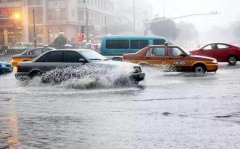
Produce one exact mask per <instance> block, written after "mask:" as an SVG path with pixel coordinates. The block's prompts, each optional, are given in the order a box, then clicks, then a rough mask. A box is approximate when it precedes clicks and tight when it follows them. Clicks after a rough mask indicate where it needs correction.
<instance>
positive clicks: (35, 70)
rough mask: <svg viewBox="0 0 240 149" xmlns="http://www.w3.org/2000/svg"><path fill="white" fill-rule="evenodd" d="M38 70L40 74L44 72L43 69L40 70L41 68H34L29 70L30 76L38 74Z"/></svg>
mask: <svg viewBox="0 0 240 149" xmlns="http://www.w3.org/2000/svg"><path fill="white" fill-rule="evenodd" d="M38 72H39V73H40V74H42V73H43V72H42V71H41V70H39V69H33V70H31V71H30V72H29V76H30V77H33V76H34V74H37V73H38Z"/></svg>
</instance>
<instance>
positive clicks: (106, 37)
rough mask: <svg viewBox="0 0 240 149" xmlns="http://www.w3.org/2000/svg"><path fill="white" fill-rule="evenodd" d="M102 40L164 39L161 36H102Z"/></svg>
mask: <svg viewBox="0 0 240 149" xmlns="http://www.w3.org/2000/svg"><path fill="white" fill-rule="evenodd" d="M103 39H132V40H134V39H164V40H166V39H165V38H164V37H161V36H136V35H126V36H124V35H107V36H103Z"/></svg>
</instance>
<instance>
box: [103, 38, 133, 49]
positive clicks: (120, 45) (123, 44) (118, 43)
mask: <svg viewBox="0 0 240 149" xmlns="http://www.w3.org/2000/svg"><path fill="white" fill-rule="evenodd" d="M106 48H107V49H128V48H129V40H107V42H106Z"/></svg>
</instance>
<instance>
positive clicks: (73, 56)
mask: <svg viewBox="0 0 240 149" xmlns="http://www.w3.org/2000/svg"><path fill="white" fill-rule="evenodd" d="M82 58H83V57H82V56H81V55H80V54H79V53H77V52H73V51H65V52H64V56H63V62H72V63H77V62H79V59H82Z"/></svg>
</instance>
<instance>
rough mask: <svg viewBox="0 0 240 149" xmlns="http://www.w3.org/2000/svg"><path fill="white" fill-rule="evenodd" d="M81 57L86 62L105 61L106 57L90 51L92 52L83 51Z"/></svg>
mask: <svg viewBox="0 0 240 149" xmlns="http://www.w3.org/2000/svg"><path fill="white" fill-rule="evenodd" d="M81 54H82V56H83V57H84V58H86V59H87V60H90V61H93V60H107V58H106V57H104V56H102V55H101V54H99V53H97V52H95V51H92V50H85V51H82V52H81Z"/></svg>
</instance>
